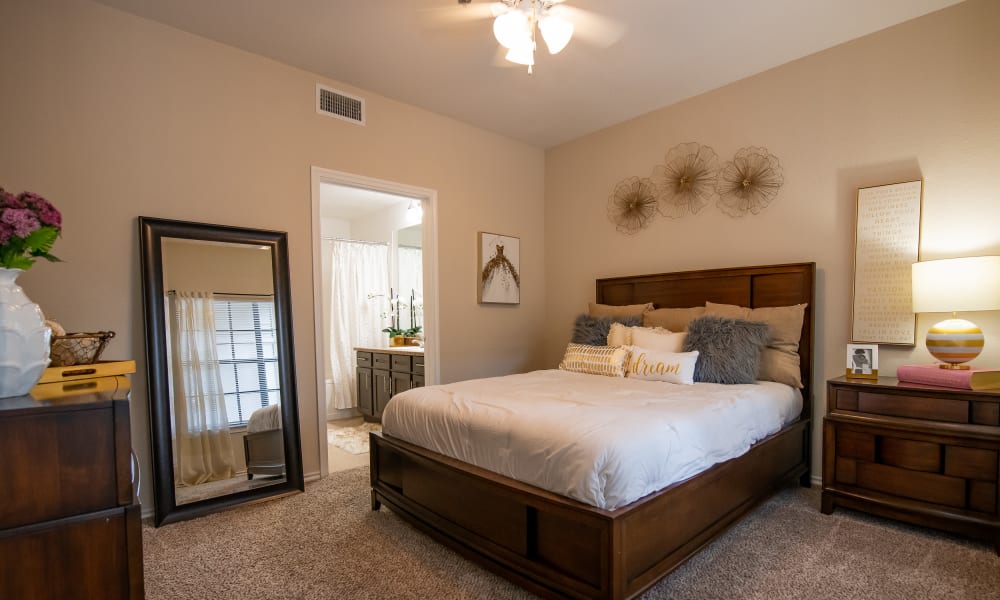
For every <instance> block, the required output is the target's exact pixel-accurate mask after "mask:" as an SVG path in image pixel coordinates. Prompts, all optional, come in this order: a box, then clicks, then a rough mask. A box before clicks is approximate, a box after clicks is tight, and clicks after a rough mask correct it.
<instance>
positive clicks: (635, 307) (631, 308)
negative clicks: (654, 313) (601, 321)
mask: <svg viewBox="0 0 1000 600" xmlns="http://www.w3.org/2000/svg"><path fill="white" fill-rule="evenodd" d="M650 310H653V303H652V302H647V303H646V304H624V305H621V306H616V305H614V304H598V303H596V302H591V303H590V316H592V317H641V316H642V313H644V312H646V311H650Z"/></svg>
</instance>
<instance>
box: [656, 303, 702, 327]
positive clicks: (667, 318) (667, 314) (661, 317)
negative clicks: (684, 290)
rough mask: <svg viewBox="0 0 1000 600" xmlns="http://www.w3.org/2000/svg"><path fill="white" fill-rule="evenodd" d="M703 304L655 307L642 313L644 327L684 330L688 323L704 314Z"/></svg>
mask: <svg viewBox="0 0 1000 600" xmlns="http://www.w3.org/2000/svg"><path fill="white" fill-rule="evenodd" d="M704 314H705V307H704V306H692V307H691V308H657V309H656V310H651V311H649V312H647V313H643V315H642V324H643V326H644V327H663V328H664V329H669V330H670V331H684V330H685V329H687V328H688V323H690V322H691V321H694V320H695V319H697V318H698V317H701V316H704Z"/></svg>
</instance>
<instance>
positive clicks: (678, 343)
mask: <svg viewBox="0 0 1000 600" xmlns="http://www.w3.org/2000/svg"><path fill="white" fill-rule="evenodd" d="M685 337H686V334H684V333H672V332H670V331H667V330H666V329H659V328H657V329H651V328H649V327H633V328H632V342H631V343H632V344H633V345H635V346H641V347H643V348H646V349H649V350H657V351H659V352H680V351H681V347H683V346H684V338H685Z"/></svg>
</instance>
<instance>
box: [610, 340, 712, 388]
mask: <svg viewBox="0 0 1000 600" xmlns="http://www.w3.org/2000/svg"><path fill="white" fill-rule="evenodd" d="M697 363H698V351H697V350H695V351H693V352H663V351H660V350H650V349H647V348H640V347H639V346H632V347H631V352H630V353H629V359H628V375H627V377H629V378H630V379H645V380H647V381H666V382H669V383H680V384H682V385H693V384H694V369H695V365H697Z"/></svg>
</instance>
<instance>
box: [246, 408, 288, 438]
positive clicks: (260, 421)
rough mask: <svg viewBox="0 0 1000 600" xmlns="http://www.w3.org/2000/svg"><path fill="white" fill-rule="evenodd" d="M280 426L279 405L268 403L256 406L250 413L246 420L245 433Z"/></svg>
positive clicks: (278, 427)
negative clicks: (260, 406) (261, 406)
mask: <svg viewBox="0 0 1000 600" xmlns="http://www.w3.org/2000/svg"><path fill="white" fill-rule="evenodd" d="M280 428H281V405H280V404H269V405H268V406H265V407H264V408H258V409H257V410H255V411H253V413H251V414H250V419H249V420H247V433H260V432H261V431H270V430H272V429H280Z"/></svg>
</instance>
